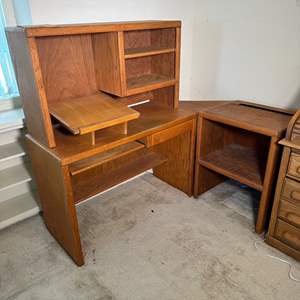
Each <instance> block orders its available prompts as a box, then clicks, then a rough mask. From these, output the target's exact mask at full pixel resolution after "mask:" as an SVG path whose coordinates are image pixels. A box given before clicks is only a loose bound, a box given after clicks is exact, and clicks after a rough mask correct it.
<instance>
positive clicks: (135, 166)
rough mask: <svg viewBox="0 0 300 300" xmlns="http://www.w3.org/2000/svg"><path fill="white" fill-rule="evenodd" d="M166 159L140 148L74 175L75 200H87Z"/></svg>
mask: <svg viewBox="0 0 300 300" xmlns="http://www.w3.org/2000/svg"><path fill="white" fill-rule="evenodd" d="M165 161H166V158H164V157H163V156H161V155H159V154H157V153H154V152H152V151H148V150H139V151H135V152H132V153H130V154H128V155H125V156H122V157H119V158H117V159H115V160H111V161H108V162H107V163H105V164H101V165H99V166H96V167H94V168H91V169H89V170H87V171H85V172H82V173H79V174H78V175H76V176H72V185H73V190H74V198H75V201H76V202H80V201H82V200H85V199H86V198H88V197H91V196H93V195H96V194H97V193H100V192H102V191H104V190H107V189H108V188H110V187H112V186H114V185H116V184H119V183H121V182H123V181H125V180H127V179H130V178H132V177H134V176H136V175H138V174H140V173H143V172H145V171H147V170H149V169H151V168H153V167H155V166H157V165H160V164H163V163H164V162H165Z"/></svg>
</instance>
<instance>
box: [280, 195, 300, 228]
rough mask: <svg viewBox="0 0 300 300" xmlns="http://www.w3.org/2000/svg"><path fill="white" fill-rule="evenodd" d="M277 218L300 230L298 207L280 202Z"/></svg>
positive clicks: (299, 208) (299, 210) (299, 211)
mask: <svg viewBox="0 0 300 300" xmlns="http://www.w3.org/2000/svg"><path fill="white" fill-rule="evenodd" d="M278 216H279V218H281V219H283V220H284V221H286V222H289V223H290V224H292V225H294V226H297V227H299V228H300V207H298V206H295V205H293V204H291V203H289V202H288V201H284V200H281V201H280V204H279V209H278Z"/></svg>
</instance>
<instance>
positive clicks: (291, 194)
mask: <svg viewBox="0 0 300 300" xmlns="http://www.w3.org/2000/svg"><path fill="white" fill-rule="evenodd" d="M281 196H282V197H284V198H285V199H286V200H288V201H290V202H292V203H294V204H296V205H299V206H300V183H299V182H298V181H295V180H292V179H289V178H286V179H285V181H284V184H283V190H282V194H281Z"/></svg>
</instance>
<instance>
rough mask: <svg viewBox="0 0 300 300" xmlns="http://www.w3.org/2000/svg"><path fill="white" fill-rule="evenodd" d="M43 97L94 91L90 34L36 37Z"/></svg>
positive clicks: (67, 96) (76, 95)
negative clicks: (44, 93)
mask: <svg viewBox="0 0 300 300" xmlns="http://www.w3.org/2000/svg"><path fill="white" fill-rule="evenodd" d="M36 43H37V47H38V54H39V61H40V65H41V72H42V77H43V84H44V87H45V91H46V95H47V101H48V102H53V101H60V100H63V99H70V98H79V97H83V96H89V95H93V94H96V93H97V91H98V88H97V85H96V80H95V65H94V57H93V45H92V35H91V34H82V35H71V36H53V37H43V38H37V39H36Z"/></svg>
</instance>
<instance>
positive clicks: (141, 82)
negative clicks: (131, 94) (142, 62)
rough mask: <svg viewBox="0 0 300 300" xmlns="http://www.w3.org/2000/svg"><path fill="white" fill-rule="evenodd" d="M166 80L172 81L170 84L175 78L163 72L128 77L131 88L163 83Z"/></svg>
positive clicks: (128, 85) (128, 84) (129, 87)
mask: <svg viewBox="0 0 300 300" xmlns="http://www.w3.org/2000/svg"><path fill="white" fill-rule="evenodd" d="M166 81H172V82H171V83H169V84H168V85H171V84H174V78H172V77H169V76H165V75H161V74H144V75H141V76H135V77H131V78H128V79H127V88H128V89H129V90H131V89H135V88H139V87H144V86H147V85H152V84H157V83H163V82H166Z"/></svg>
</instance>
